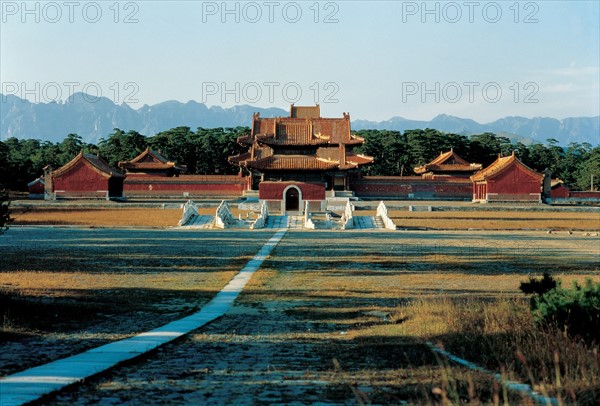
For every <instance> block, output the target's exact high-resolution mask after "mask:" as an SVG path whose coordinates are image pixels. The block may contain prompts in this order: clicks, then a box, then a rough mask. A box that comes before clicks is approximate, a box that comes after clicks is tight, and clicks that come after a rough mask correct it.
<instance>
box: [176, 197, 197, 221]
mask: <svg viewBox="0 0 600 406" xmlns="http://www.w3.org/2000/svg"><path fill="white" fill-rule="evenodd" d="M181 208H182V209H183V213H182V214H181V220H179V223H177V224H178V225H180V226H185V225H186V224H187V223H188V222H189V221H190V220H191V219H192V217H194V216H197V215H198V206H196V203H194V202H193V201H192V200H188V201H187V202H185V203H184V204H183V205H182V206H181Z"/></svg>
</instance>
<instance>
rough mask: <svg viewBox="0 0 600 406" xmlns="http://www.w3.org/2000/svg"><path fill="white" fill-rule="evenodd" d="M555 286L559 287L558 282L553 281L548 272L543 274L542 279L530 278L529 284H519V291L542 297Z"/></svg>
mask: <svg viewBox="0 0 600 406" xmlns="http://www.w3.org/2000/svg"><path fill="white" fill-rule="evenodd" d="M557 286H560V281H557V280H556V279H554V278H553V277H552V276H550V274H549V273H548V272H544V276H543V277H542V279H535V278H532V277H531V276H530V277H529V282H521V285H520V286H519V289H521V292H523V293H525V294H533V293H535V294H537V295H543V294H544V293H546V292H548V291H549V290H552V289H554V288H556V287H557Z"/></svg>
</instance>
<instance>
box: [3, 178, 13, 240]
mask: <svg viewBox="0 0 600 406" xmlns="http://www.w3.org/2000/svg"><path fill="white" fill-rule="evenodd" d="M9 205H10V201H9V200H8V193H7V192H6V190H4V189H2V188H1V185H0V234H3V233H4V232H5V231H6V230H8V223H10V222H11V221H12V218H11V217H10V207H9Z"/></svg>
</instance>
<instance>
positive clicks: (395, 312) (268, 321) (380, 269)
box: [0, 228, 600, 405]
mask: <svg viewBox="0 0 600 406" xmlns="http://www.w3.org/2000/svg"><path fill="white" fill-rule="evenodd" d="M271 234H272V232H268V231H264V232H256V231H252V232H230V231H198V232H181V231H180V232H174V231H156V230H154V231H149V230H148V231H132V230H93V229H92V230H69V229H55V230H50V229H35V228H23V229H14V230H11V231H10V233H9V234H7V235H5V236H3V237H0V238H3V239H4V240H3V241H2V257H3V260H4V262H3V265H2V272H1V273H0V280H1V281H2V282H1V284H2V289H3V291H5V292H6V291H8V292H22V298H21V299H22V300H25V301H33V302H34V303H37V302H35V300H38V298H39V300H40V305H42V304H43V303H46V302H45V301H48V300H49V301H52V298H58V299H60V300H63V299H64V300H67V299H68V300H71V301H75V302H79V300H80V298H81V297H85V298H89V297H93V300H94V301H97V302H99V303H100V304H103V303H104V305H105V304H106V303H107V302H110V301H111V300H116V301H117V302H118V303H119V305H118V306H117V307H118V309H119V311H117V310H115V309H114V308H113V307H110V306H109V309H108V310H106V311H105V310H103V311H102V312H100V313H101V314H95V315H92V316H91V317H89V318H88V317H85V318H84V320H77V318H74V319H73V320H72V321H71V322H70V323H67V325H66V326H59V325H58V326H57V325H55V324H53V323H51V324H50V325H48V326H45V327H43V328H40V330H39V332H38V333H36V334H33V333H31V332H29V333H27V334H21V335H19V334H18V332H19V331H28V330H27V326H18V325H17V324H18V323H17V322H16V321H15V322H14V324H15V325H14V326H13V330H14V331H15V333H14V334H13V335H12V336H11V335H7V336H6V337H5V339H4V341H3V343H2V346H3V351H2V354H3V355H1V356H0V357H1V358H0V362H1V365H2V373H3V374H6V373H8V372H11V371H12V372H14V371H16V370H19V369H22V368H24V367H28V366H32V365H35V364H38V363H43V362H46V361H48V360H49V359H53V358H56V357H58V356H64V355H67V354H69V353H72V352H77V351H80V350H81V349H83V348H89V347H90V346H95V345H99V344H102V343H104V342H106V341H110V340H114V339H117V338H120V337H121V336H125V335H129V334H132V333H134V332H138V331H141V330H143V329H149V328H152V327H156V326H158V325H161V324H164V322H166V321H170V320H173V319H176V318H178V317H180V316H181V315H182V314H185V313H186V312H189V311H191V310H194V309H197V308H198V307H200V306H201V305H202V304H203V303H205V302H206V300H208V299H209V297H210V296H211V295H213V294H214V292H215V291H216V290H218V289H220V287H222V286H223V285H224V284H225V283H226V280H227V279H228V278H229V277H230V276H231V275H233V273H234V272H235V270H236V269H237V270H239V269H240V268H241V267H242V266H243V264H244V263H245V261H247V259H248V258H250V257H251V256H252V255H253V254H254V253H255V252H256V251H258V249H259V248H260V246H261V245H262V244H263V243H264V242H265V241H266V239H268V237H270V235H271ZM232 248H233V249H232ZM111 253H112V254H113V255H112V256H113V259H107V257H110V256H111ZM36 254H37V255H38V256H39V258H38V259H34V260H32V259H31V258H33V257H35V256H36ZM40 254H41V255H40ZM114 254H116V255H114ZM599 259H600V239H599V238H598V237H594V236H590V235H582V233H574V234H568V233H567V232H560V233H553V234H547V233H545V232H490V231H471V232H468V231H445V232H433V231H397V232H389V231H384V232H377V231H345V232H324V231H319V232H308V231H288V233H287V235H286V236H285V237H284V239H283V240H282V241H281V243H280V244H279V245H278V247H277V248H276V249H275V251H274V252H273V254H272V255H271V257H270V258H269V259H268V260H267V261H265V263H264V264H263V266H262V268H261V269H260V270H259V271H258V272H257V273H256V274H255V275H254V276H253V279H252V280H251V281H250V283H249V285H248V286H247V287H246V288H245V289H244V292H243V293H242V295H241V296H240V298H239V299H238V301H237V302H236V303H235V305H234V308H233V309H232V311H231V312H229V313H228V314H226V315H225V316H224V317H222V318H220V319H218V320H216V321H214V322H213V323H211V324H209V325H207V326H205V327H204V328H202V329H200V330H198V331H196V332H195V333H193V334H191V335H189V336H187V337H184V338H182V339H180V340H178V341H176V342H174V343H171V344H168V345H166V346H164V347H162V348H161V349H159V350H157V351H155V352H153V353H151V354H149V355H147V356H145V357H143V359H140V360H136V361H133V362H131V363H128V364H127V365H124V366H122V367H119V368H116V369H114V370H112V371H110V372H107V373H104V374H102V375H100V376H98V377H96V378H93V379H90V380H89V381H88V382H86V383H85V384H83V385H79V386H77V387H74V388H72V389H69V390H66V391H64V392H62V393H60V394H58V395H55V396H53V397H50V398H48V399H44V400H43V403H44V404H82V405H83V404H90V403H100V404H106V405H108V404H123V403H125V404H140V403H149V404H155V403H179V404H252V403H258V404H261V403H289V404H310V403H317V402H323V403H335V404H356V403H369V402H372V403H380V404H409V403H410V404H430V403H436V402H438V401H440V399H439V397H438V396H437V395H436V393H438V392H439V391H438V392H436V388H437V389H439V388H440V387H443V385H444V382H445V381H447V378H448V374H449V373H451V374H452V375H453V377H454V378H456V379H457V380H461V381H464V382H467V381H468V382H471V383H470V384H472V385H473V386H474V387H475V390H476V391H477V393H480V394H481V397H482V398H483V399H488V401H489V400H490V399H491V397H492V394H491V392H492V388H493V384H492V382H491V380H490V378H489V377H485V376H479V375H477V374H474V373H471V372H469V373H467V372H466V371H465V370H464V369H462V368H459V367H456V366H452V367H449V366H448V364H447V363H445V362H444V361H442V360H440V359H439V358H438V357H436V356H435V355H433V353H432V352H431V351H430V350H429V349H428V348H427V347H426V346H425V344H424V340H425V339H427V338H430V337H434V336H437V337H439V336H442V335H443V333H444V327H443V326H441V325H438V324H436V318H435V315H433V316H432V318H431V319H427V318H423V317H421V318H419V317H408V316H406V315H408V314H409V310H410V306H411V303H414V302H415V301H418V300H421V299H426V300H429V299H437V298H448V299H449V300H453V299H456V298H465V297H469V298H481V299H483V300H496V299H499V298H519V299H522V294H520V292H519V291H518V286H519V283H520V281H522V280H525V279H526V278H527V276H528V275H539V274H541V273H542V272H543V271H551V272H552V274H553V275H555V276H557V277H560V278H561V279H562V280H563V281H564V283H565V284H569V283H570V282H571V281H573V280H579V281H582V280H583V279H585V278H586V277H591V278H593V279H594V280H596V281H600V269H599ZM48 267H50V269H46V268H48ZM186 278H187V279H186ZM99 292H101V293H99ZM123 292H126V294H125V296H123ZM133 292H136V293H135V294H133ZM82 293H85V294H84V295H82ZM86 295H88V296H86ZM127 298H133V299H132V300H128V299H127ZM86 300H87V299H86ZM523 300H524V299H523ZM111 309H112V313H110V310H111ZM405 316H406V317H405ZM67 319H68V317H67ZM115 320H116V322H115ZM79 322H81V323H82V324H81V327H78V326H77V323H79ZM19 329H21V330H19ZM82 342H84V344H81V343H82ZM5 350H6V351H5ZM462 377H468V378H464V379H462ZM486 396H487V397H486Z"/></svg>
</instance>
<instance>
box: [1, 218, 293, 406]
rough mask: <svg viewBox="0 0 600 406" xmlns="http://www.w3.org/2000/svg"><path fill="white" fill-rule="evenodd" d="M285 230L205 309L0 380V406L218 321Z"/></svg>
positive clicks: (25, 400)
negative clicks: (155, 327)
mask: <svg viewBox="0 0 600 406" xmlns="http://www.w3.org/2000/svg"><path fill="white" fill-rule="evenodd" d="M286 231H287V230H285V229H283V230H279V231H277V232H276V233H275V235H273V237H271V239H269V241H268V242H267V243H266V244H265V245H264V246H263V247H262V248H261V249H260V251H259V252H258V253H257V254H256V255H255V256H254V257H253V258H252V259H251V260H250V261H249V262H248V263H247V264H246V266H245V267H244V268H243V269H242V270H241V271H240V272H239V273H238V274H237V275H236V276H235V277H234V278H233V279H232V280H231V281H230V282H229V283H228V284H227V285H226V286H225V287H224V288H223V289H222V290H221V291H220V292H219V293H218V294H217V296H216V297H215V298H214V299H213V300H211V301H210V302H209V303H208V304H207V305H206V306H204V307H202V309H201V310H200V311H199V312H197V313H194V314H192V315H190V316H187V317H184V318H182V319H179V320H176V321H174V322H171V323H168V324H166V325H164V326H162V327H159V328H157V329H154V330H152V331H148V332H145V333H142V334H138V335H136V336H134V337H131V338H127V339H124V340H120V341H116V342H112V343H110V344H106V345H103V346H101V347H97V348H94V349H91V350H88V351H86V352H83V353H81V354H78V355H74V356H71V357H68V358H64V359H61V360H58V361H54V362H51V363H49V364H45V365H41V366H38V367H35V368H31V369H28V370H25V371H22V372H18V373H16V374H13V375H9V376H6V377H4V378H2V379H0V404H1V405H3V406H4V405H21V404H25V403H28V402H32V401H34V400H37V399H39V398H40V397H42V396H44V395H47V394H50V393H52V392H55V391H57V390H59V389H62V388H64V387H65V386H68V385H71V384H73V383H76V382H79V381H81V380H83V379H85V378H88V377H90V376H92V375H95V374H97V373H99V372H102V371H105V370H107V369H110V368H112V367H114V366H115V365H117V364H119V363H121V362H123V361H127V360H130V359H132V358H135V357H138V356H140V355H142V354H144V353H146V352H148V351H151V350H153V349H156V348H157V347H159V346H161V345H163V344H165V343H168V342H170V341H173V340H175V339H176V338H179V337H181V336H183V335H185V334H188V333H189V332H191V331H193V330H195V329H197V328H199V327H201V326H203V325H205V324H207V323H209V322H211V321H213V320H215V319H217V318H219V317H221V316H222V315H223V314H225V313H226V312H227V311H228V310H229V309H230V307H231V306H232V304H233V302H234V301H235V299H236V298H237V297H238V295H239V294H240V292H241V291H242V289H243V288H244V286H246V284H247V283H248V281H249V280H250V278H251V276H252V274H254V272H256V271H257V270H258V268H259V267H260V265H261V264H262V263H263V261H264V260H265V259H266V258H267V257H268V256H269V254H270V253H271V251H272V250H273V249H274V248H275V246H276V245H277V243H279V241H280V240H281V238H283V236H284V235H285V233H286Z"/></svg>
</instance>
